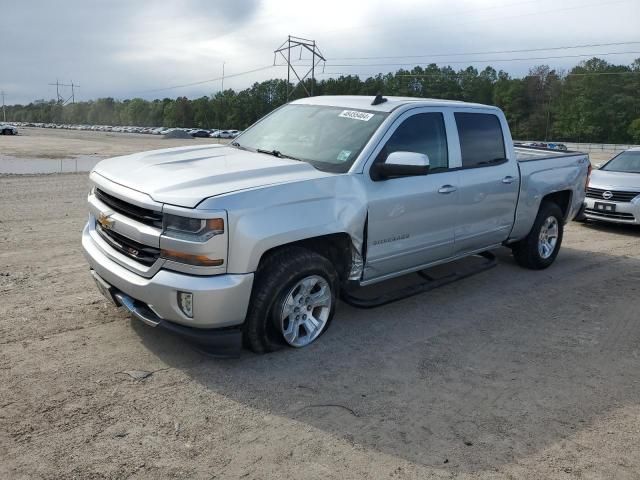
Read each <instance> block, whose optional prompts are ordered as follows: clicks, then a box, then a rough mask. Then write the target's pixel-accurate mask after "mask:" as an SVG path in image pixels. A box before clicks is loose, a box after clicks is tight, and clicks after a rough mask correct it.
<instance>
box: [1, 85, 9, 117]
mask: <svg viewBox="0 0 640 480" xmlns="http://www.w3.org/2000/svg"><path fill="white" fill-rule="evenodd" d="M0 95H2V121H3V122H6V121H7V112H6V111H5V109H4V95H5V93H4V90H2V91H1V92H0Z"/></svg>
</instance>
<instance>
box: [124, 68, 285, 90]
mask: <svg viewBox="0 0 640 480" xmlns="http://www.w3.org/2000/svg"><path fill="white" fill-rule="evenodd" d="M278 66H280V65H266V66H264V67H259V68H254V69H253V70H247V71H245V72H238V73H233V74H231V75H224V76H223V77H216V78H208V79H207V80H199V81H197V82H191V83H184V84H182V85H172V86H171V87H163V88H156V89H153V90H144V91H139V92H133V93H134V94H136V93H138V94H142V93H154V92H162V91H165V90H173V89H176V88H186V87H194V86H196V85H202V84H204V83H211V82H217V81H219V80H222V79H223V78H224V79H225V80H226V79H228V78H234V77H239V76H241V75H247V74H249V73H255V72H260V71H263V70H268V69H270V68H274V67H278Z"/></svg>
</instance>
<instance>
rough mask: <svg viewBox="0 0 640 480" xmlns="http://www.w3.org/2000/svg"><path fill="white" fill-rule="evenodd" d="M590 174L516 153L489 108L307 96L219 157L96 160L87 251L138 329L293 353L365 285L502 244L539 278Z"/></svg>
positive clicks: (176, 153) (205, 153) (561, 156)
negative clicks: (538, 271)
mask: <svg viewBox="0 0 640 480" xmlns="http://www.w3.org/2000/svg"><path fill="white" fill-rule="evenodd" d="M589 172H590V163H589V161H588V157H587V156H586V155H584V154H579V153H572V152H557V151H555V152H554V151H549V150H544V149H535V148H515V147H514V145H513V142H512V139H511V135H510V132H509V127H508V125H507V122H506V120H505V117H504V115H503V113H502V112H501V111H500V110H499V109H498V108H495V107H490V106H486V105H478V104H470V103H463V102H455V101H441V100H427V99H418V98H394V97H389V98H383V97H381V96H376V97H375V98H372V97H364V96H325V97H313V98H306V99H303V100H297V101H294V102H292V103H290V104H287V105H285V106H283V107H281V108H279V109H277V110H275V111H274V112H272V113H271V114H269V115H267V116H266V117H264V118H263V119H261V120H260V121H258V122H257V123H256V124H255V125H253V126H252V127H251V128H249V129H248V130H246V131H245V132H244V133H243V134H242V135H241V136H239V137H238V138H237V139H236V140H235V141H234V142H233V143H231V144H229V145H226V146H223V145H198V146H191V147H180V148H170V149H164V150H156V151H150V152H144V153H139V154H134V155H127V156H122V157H117V158H112V159H108V160H104V161H102V162H100V163H99V164H98V165H97V166H96V167H95V169H94V170H93V171H92V172H91V175H90V180H91V184H92V187H91V191H90V193H89V197H88V202H89V210H90V214H89V220H88V222H87V224H86V226H85V228H84V231H83V234H82V245H83V248H84V252H85V254H86V257H87V259H88V261H89V264H90V267H91V273H92V275H93V277H94V279H95V281H96V284H97V285H98V288H99V289H100V290H101V291H102V292H103V293H104V294H105V295H106V297H107V298H109V299H111V300H112V301H113V302H114V303H115V304H116V305H118V306H123V307H125V308H126V309H127V310H129V311H130V312H131V314H132V315H133V316H134V317H136V318H138V319H140V320H142V321H143V322H145V323H147V324H149V325H152V326H155V327H159V328H164V329H167V330H170V331H172V332H174V333H176V334H178V335H180V336H182V337H185V338H187V339H190V340H192V341H193V342H195V343H197V344H199V345H200V346H202V347H206V348H209V349H213V350H214V351H216V352H219V353H220V354H229V353H230V352H236V351H239V347H240V345H241V342H244V345H245V346H247V347H249V348H250V349H251V350H253V351H255V352H268V351H273V350H275V349H277V348H280V347H281V346H286V345H289V346H293V347H304V346H307V345H309V344H310V343H312V342H313V341H314V340H316V339H317V338H318V337H319V336H320V335H321V334H322V333H323V332H325V331H326V329H327V327H328V325H329V323H330V321H331V319H332V317H333V315H334V310H335V307H336V303H337V301H338V299H339V298H340V297H342V298H346V299H349V300H351V301H353V299H354V298H357V292H358V291H362V290H366V288H364V287H366V286H368V285H372V284H375V283H378V282H382V281H384V280H388V279H391V278H394V277H398V276H401V275H406V274H409V273H412V272H420V273H422V272H423V271H424V270H425V269H426V268H428V267H431V266H435V265H438V264H442V263H445V262H450V261H452V260H457V259H461V258H463V257H466V256H471V255H476V254H479V253H481V254H485V252H488V251H490V250H491V249H495V248H497V247H500V246H503V245H504V246H508V247H510V248H511V249H512V251H513V255H514V257H515V259H516V261H517V262H518V263H519V264H520V265H522V266H524V267H527V268H531V269H542V268H546V267H548V266H549V265H551V263H553V261H554V259H555V258H556V255H557V254H558V250H559V249H560V244H561V242H562V233H563V226H564V224H565V223H566V222H567V221H568V220H571V219H573V217H574V216H575V215H576V214H577V213H578V211H579V209H580V207H581V206H582V204H583V201H584V198H585V184H586V182H587V180H588V175H589ZM424 276H425V277H427V276H426V275H424ZM413 291H414V292H415V291H420V290H419V289H418V290H413ZM405 293H406V292H405ZM401 296H402V295H399V296H398V298H401ZM354 303H357V302H354ZM361 303H362V302H361ZM372 304H375V302H373V303H372ZM365 306H366V305H365Z"/></svg>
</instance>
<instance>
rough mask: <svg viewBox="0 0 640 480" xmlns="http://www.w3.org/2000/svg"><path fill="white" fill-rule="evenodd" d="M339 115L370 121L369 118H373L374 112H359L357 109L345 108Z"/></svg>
mask: <svg viewBox="0 0 640 480" xmlns="http://www.w3.org/2000/svg"><path fill="white" fill-rule="evenodd" d="M338 116H339V117H344V118H351V119H353V120H362V121H363V122H368V121H369V120H371V117H373V113H367V112H358V111H357V110H343V111H342V113H341V114H340V115H338Z"/></svg>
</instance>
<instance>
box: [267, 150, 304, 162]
mask: <svg viewBox="0 0 640 480" xmlns="http://www.w3.org/2000/svg"><path fill="white" fill-rule="evenodd" d="M256 152H258V153H266V154H267V155H273V156H274V157H278V158H286V159H288V160H297V161H299V162H303V161H304V160H301V159H299V158H296V157H292V156H291V155H287V154H285V153H282V152H281V151H280V150H276V149H273V150H265V149H262V148H256Z"/></svg>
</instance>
